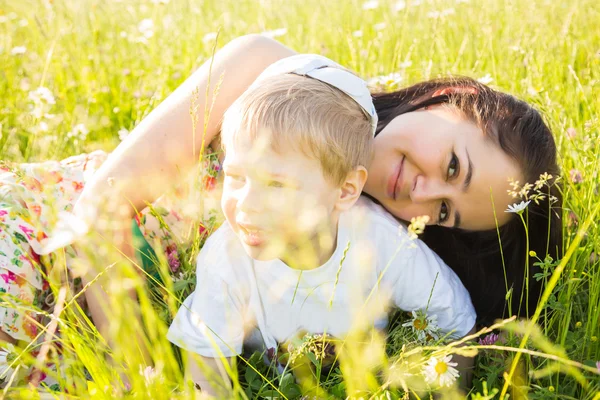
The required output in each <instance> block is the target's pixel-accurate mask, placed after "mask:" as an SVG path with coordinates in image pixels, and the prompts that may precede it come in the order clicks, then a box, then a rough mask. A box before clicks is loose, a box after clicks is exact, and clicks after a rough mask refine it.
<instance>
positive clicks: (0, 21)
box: [0, 15, 8, 24]
mask: <svg viewBox="0 0 600 400" xmlns="http://www.w3.org/2000/svg"><path fill="white" fill-rule="evenodd" d="M5 22H8V17H7V16H6V15H0V24H3V23H5Z"/></svg>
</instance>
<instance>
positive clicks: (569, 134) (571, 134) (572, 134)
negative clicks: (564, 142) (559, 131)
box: [567, 128, 577, 139]
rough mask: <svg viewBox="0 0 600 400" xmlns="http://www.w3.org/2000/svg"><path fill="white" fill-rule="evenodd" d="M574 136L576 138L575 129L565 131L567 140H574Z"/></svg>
mask: <svg viewBox="0 0 600 400" xmlns="http://www.w3.org/2000/svg"><path fill="white" fill-rule="evenodd" d="M576 136H577V131H576V130H575V128H569V129H567V137H568V138H569V139H575V137H576Z"/></svg>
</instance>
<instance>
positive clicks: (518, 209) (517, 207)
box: [504, 200, 531, 214]
mask: <svg viewBox="0 0 600 400" xmlns="http://www.w3.org/2000/svg"><path fill="white" fill-rule="evenodd" d="M529 203H531V200H529V201H522V202H520V203H518V204H517V203H515V204H513V205H509V206H508V209H506V210H504V212H509V213H515V214H521V213H522V212H523V211H524V210H525V209H526V208H527V206H528V205H529Z"/></svg>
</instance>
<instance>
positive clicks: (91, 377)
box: [0, 0, 600, 400]
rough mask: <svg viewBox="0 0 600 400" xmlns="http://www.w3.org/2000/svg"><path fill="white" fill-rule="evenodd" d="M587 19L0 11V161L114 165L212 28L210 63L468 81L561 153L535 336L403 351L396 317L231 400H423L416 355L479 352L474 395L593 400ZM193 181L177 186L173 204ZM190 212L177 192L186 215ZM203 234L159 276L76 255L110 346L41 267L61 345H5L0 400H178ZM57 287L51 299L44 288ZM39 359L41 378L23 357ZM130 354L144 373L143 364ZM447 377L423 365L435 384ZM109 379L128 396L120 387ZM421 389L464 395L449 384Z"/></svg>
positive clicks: (300, 352)
mask: <svg viewBox="0 0 600 400" xmlns="http://www.w3.org/2000/svg"><path fill="white" fill-rule="evenodd" d="M599 20H600V7H599V6H598V4H597V2H596V1H593V0H570V1H551V0H533V1H512V0H503V1H494V0H479V1H477V0H430V1H428V0H412V1H411V0H406V1H402V0H401V1H396V0H391V1H383V0H381V1H377V0H374V1H356V0H350V1H345V0H330V1H321V0H304V1H299V0H298V1H296V0H294V1H284V0H264V1H260V2H258V1H251V0H235V1H233V0H222V1H204V2H202V1H184V0H170V1H169V0H162V1H142V0H120V1H119V0H111V1H101V0H85V1H75V0H72V1H69V0H66V1H61V0H54V1H48V0H40V1H30V0H26V1H23V2H15V1H10V2H9V1H3V2H0V64H1V65H2V72H1V78H0V95H1V97H2V99H3V100H2V106H1V107H0V151H1V154H2V155H1V158H2V160H6V161H41V160H46V159H62V158H66V157H68V156H71V155H74V154H78V153H81V152H91V151H94V150H97V149H102V150H105V151H110V150H112V149H113V148H114V147H115V146H116V145H117V144H118V143H119V142H120V141H121V140H123V139H124V138H125V137H126V136H127V134H128V132H129V131H131V130H132V129H133V127H134V126H136V124H138V123H139V122H140V121H141V120H142V119H143V118H144V116H146V115H147V114H148V113H149V112H150V111H151V110H152V109H153V108H154V107H156V106H157V105H158V104H159V103H160V102H161V101H162V100H163V99H164V98H165V97H166V96H167V95H168V94H169V93H171V92H172V91H173V90H174V89H175V88H176V87H177V86H178V85H179V84H180V83H181V82H183V80H185V78H186V77H187V76H188V75H189V74H190V73H191V72H192V71H193V70H194V69H195V68H197V67H198V66H200V65H201V64H202V63H203V62H204V61H206V60H207V59H208V58H209V57H210V54H211V53H212V51H213V47H214V45H215V39H216V37H217V35H216V32H218V31H219V32H220V33H219V36H218V41H219V42H218V44H217V48H219V47H221V46H222V45H223V44H224V43H226V42H227V41H229V40H231V39H233V38H235V37H237V36H240V35H243V34H248V33H261V32H264V33H265V34H266V35H268V36H271V37H276V38H277V40H280V41H282V42H283V43H284V44H286V45H288V46H290V47H291V48H293V49H295V50H297V51H299V52H312V53H319V54H323V55H326V56H328V57H330V58H332V59H333V60H335V61H337V62H339V63H341V64H343V65H345V66H347V67H349V68H351V69H353V70H354V71H356V72H357V73H359V74H360V75H361V76H362V77H364V78H366V79H369V78H371V80H370V84H371V85H372V86H373V87H377V88H380V89H384V90H391V89H394V88H397V87H403V86H405V85H409V84H411V83H415V82H418V81H421V80H424V79H429V78H433V77H437V76H445V75H449V74H455V75H466V76H471V77H474V78H476V79H480V81H481V82H483V83H486V84H489V85H490V86H492V87H494V88H498V89H500V90H503V91H506V92H509V93H511V94H514V95H516V96H518V97H519V98H521V99H523V100H525V101H528V102H529V103H531V104H533V105H534V106H535V107H536V108H538V109H539V110H541V111H542V113H543V114H544V117H545V119H546V121H547V122H548V123H549V125H550V127H551V129H552V131H553V133H554V135H555V138H556V141H557V145H558V146H559V152H560V157H559V163H560V165H561V167H562V169H563V178H562V184H563V191H564V199H565V210H564V216H565V217H564V218H565V221H566V222H565V241H566V243H565V249H569V250H568V251H567V252H566V257H565V258H563V259H562V260H555V259H554V258H548V257H547V255H546V254H534V255H533V254H532V255H530V256H531V257H535V258H536V259H537V260H538V261H539V263H540V264H539V265H540V266H541V267H542V270H543V273H542V274H541V276H539V277H538V278H539V279H543V280H545V281H546V282H551V285H550V286H549V288H548V290H547V292H546V293H544V296H543V297H542V298H543V303H542V304H541V305H540V306H539V308H538V310H537V311H536V312H535V318H534V320H535V322H537V325H528V324H527V323H521V324H519V323H518V322H513V321H505V322H503V323H499V324H498V326H497V328H499V329H500V330H502V332H503V333H502V334H501V337H500V338H498V337H497V336H496V337H491V336H486V335H488V334H490V332H491V330H483V331H481V332H480V333H479V334H478V335H477V336H474V337H473V338H471V339H472V341H471V342H469V343H467V344H466V345H465V346H463V347H457V344H456V343H454V344H452V343H451V344H447V343H446V344H440V345H439V346H438V345H437V342H436V341H432V342H423V341H422V340H420V339H423V337H424V335H421V336H423V337H421V338H419V335H418V334H417V333H416V332H415V331H414V329H412V328H411V325H410V324H407V321H411V316H410V315H408V314H407V313H396V314H393V315H392V316H391V317H390V322H391V329H390V331H389V332H387V333H386V334H385V335H384V334H383V333H381V332H378V331H375V330H372V331H368V332H356V333H355V334H353V335H351V336H350V337H349V338H348V339H347V340H346V342H345V343H344V344H343V346H342V347H343V349H342V350H341V351H339V352H336V353H335V356H333V355H332V354H330V353H327V351H326V349H327V348H328V347H327V338H320V337H313V336H310V337H299V338H297V339H296V341H295V344H294V346H292V347H293V348H294V349H296V350H297V351H296V353H297V354H295V357H296V360H297V362H296V363H294V364H289V367H290V368H289V369H290V370H296V371H295V372H296V373H297V376H301V377H302V379H298V382H296V381H294V379H293V378H292V376H291V375H290V373H291V372H290V370H286V371H285V372H284V373H283V374H278V373H277V371H276V369H275V368H268V367H267V366H266V365H265V364H264V362H263V357H262V355H259V354H254V355H252V356H250V357H247V358H243V359H242V358H240V359H238V360H237V369H235V370H234V371H232V375H233V377H234V378H235V385H234V391H235V395H236V396H237V397H247V398H260V397H263V398H264V397H276V396H279V397H285V398H290V399H292V398H299V397H300V396H301V393H306V394H312V395H316V396H319V397H324V396H331V397H336V398H346V396H354V397H360V396H362V397H363V398H377V399H388V398H389V399H396V398H408V396H409V394H410V395H411V396H415V397H414V398H417V397H416V396H424V397H420V398H428V397H427V394H426V392H427V390H428V389H429V387H428V386H427V384H426V382H425V377H426V375H427V374H425V376H424V375H423V369H424V368H426V365H427V362H428V360H430V357H436V360H444V357H445V356H446V355H448V354H457V353H459V354H460V353H462V354H474V353H475V352H477V353H478V357H477V361H476V369H475V371H474V386H475V387H474V389H473V398H474V399H492V398H499V396H500V393H501V391H502V390H503V386H504V385H505V378H507V377H509V376H511V377H512V380H511V383H512V386H508V384H507V385H506V388H505V389H507V390H508V393H510V394H511V398H515V399H516V398H525V397H524V396H528V397H529V398H532V399H547V398H554V397H556V398H559V397H560V398H571V399H586V400H588V399H589V400H591V399H599V398H600V395H598V393H599V390H600V370H599V365H598V364H597V361H598V360H600V344H599V341H598V338H599V337H600V319H599V318H598V315H600V310H599V307H600V229H599V226H598V224H597V222H596V221H597V219H598V218H597V210H598V205H597V204H598V200H597V199H598V191H599V190H600V180H599V172H600V163H599V162H598V155H599V154H600V137H599V127H600V121H599V120H598V118H599V115H598V109H599V107H600V90H599V85H600V30H598V28H597V21H599ZM240 68H243V66H240ZM213 79H215V80H216V81H218V80H219V77H213ZM198 95H199V96H203V95H204V94H203V93H199V94H198ZM190 107H193V105H190ZM199 112H202V111H199ZM201 131H202V126H198V127H197V132H198V133H197V134H201ZM166 133H167V134H168V132H166ZM196 151H199V149H196ZM210 183H211V182H207V181H206V180H205V181H202V182H198V181H197V180H194V181H193V183H187V185H188V186H187V189H190V188H191V189H194V188H199V187H205V186H206V185H207V184H210ZM194 196H196V197H194ZM197 196H198V194H197V192H196V194H195V195H193V194H190V195H189V202H190V203H193V202H194V200H193V199H197ZM161 212H162V211H161V209H160V208H159V207H156V208H155V209H153V210H152V211H151V214H153V215H154V216H155V217H156V218H157V220H158V221H159V222H160V218H161V215H163V214H162V213H161ZM193 212H197V210H195V211H193ZM552 212H554V211H552ZM212 222H213V224H214V225H213V226H199V225H198V224H196V225H194V226H192V227H191V228H190V229H189V230H188V231H186V234H185V238H184V239H181V242H185V243H186V245H187V247H183V246H181V247H180V246H177V247H176V248H175V249H174V250H173V252H174V253H170V254H156V255H155V256H156V258H157V259H156V260H154V261H156V265H158V267H157V268H156V270H154V271H150V272H149V271H148V270H147V269H146V270H145V272H144V268H143V266H142V265H141V264H142V263H141V261H140V260H136V262H135V264H136V266H135V267H134V268H132V267H131V265H130V264H127V263H124V262H122V260H121V257H120V255H119V254H116V252H115V250H114V249H113V248H110V247H109V246H108V245H106V244H105V243H103V242H102V238H100V237H90V247H89V249H88V252H87V253H86V255H87V257H88V258H89V259H90V260H91V261H92V264H93V265H94V267H95V268H96V270H95V273H96V274H98V278H97V279H98V280H101V281H102V282H103V285H104V287H105V290H106V291H107V292H108V293H109V295H108V296H106V298H105V303H106V304H105V305H106V309H107V310H110V315H111V319H112V321H113V322H114V323H113V324H112V329H113V330H112V331H111V332H109V333H108V337H109V338H110V340H109V343H107V342H105V341H104V340H103V339H101V338H100V336H99V333H98V331H97V330H96V328H95V327H94V325H93V324H92V323H91V321H90V320H89V318H88V317H87V316H86V315H85V313H84V311H83V309H82V305H81V304H80V300H81V299H79V298H78V296H77V295H78V293H80V292H77V291H76V290H74V289H75V288H74V287H72V286H69V285H66V283H65V282H68V278H67V272H66V271H65V268H64V262H63V264H62V265H60V263H58V262H57V263H56V264H55V265H58V266H59V267H57V268H56V271H54V274H53V276H51V277H49V279H50V282H51V284H52V285H53V288H55V289H56V290H55V298H56V299H57V300H53V301H57V304H59V303H58V302H59V301H60V306H61V307H62V308H63V311H62V313H61V314H60V316H57V317H55V318H54V321H55V325H57V327H56V328H58V330H59V331H60V335H59V336H57V335H55V333H56V328H54V330H50V329H48V328H49V327H50V325H48V326H46V327H44V326H38V327H36V332H37V333H38V335H39V337H41V338H44V337H47V338H48V339H50V343H51V344H50V345H49V346H48V345H47V346H46V348H44V346H40V345H39V344H38V343H35V344H33V345H32V346H30V348H28V351H27V352H23V351H22V350H23V349H24V347H25V346H20V347H17V348H16V349H15V350H14V351H13V352H11V353H10V357H12V358H10V357H9V355H6V357H7V359H11V360H15V362H14V363H13V364H12V368H11V371H0V376H3V377H4V379H5V382H9V381H10V382H11V383H10V384H6V383H5V386H6V389H4V392H3V394H4V395H6V396H7V398H15V399H17V398H18V399H25V398H38V397H37V394H35V391H34V390H33V389H31V388H28V387H27V386H26V385H19V384H17V382H18V381H19V376H21V375H23V374H26V373H29V369H28V367H29V366H32V365H35V366H36V367H37V368H38V369H39V370H40V371H42V373H44V374H48V375H51V376H52V377H53V378H54V379H55V380H56V386H55V387H52V388H43V389H40V390H43V391H50V389H52V390H59V391H60V390H62V391H64V392H67V393H68V394H67V395H66V396H69V397H66V398H107V399H108V398H110V399H112V398H115V397H124V398H127V397H131V398H134V397H136V398H156V399H167V398H172V399H176V398H181V399H184V398H190V397H191V396H193V393H194V390H193V388H192V387H191V386H189V385H185V384H184V379H183V378H184V377H183V372H182V365H183V360H182V359H181V355H180V354H179V352H178V350H177V349H176V348H175V347H174V346H173V345H171V344H170V343H169V342H168V341H167V339H166V332H167V328H168V324H169V323H170V321H171V319H172V317H173V315H174V314H175V312H176V310H177V309H178V308H179V306H180V305H181V302H182V301H183V299H184V298H185V297H186V296H187V295H188V294H189V293H190V292H191V291H192V290H193V288H194V285H195V281H194V272H195V258H196V255H197V254H198V251H199V249H200V248H201V246H202V244H203V243H204V240H205V239H206V236H207V234H208V233H210V232H211V231H212V230H213V229H214V227H215V226H216V225H218V222H219V221H217V220H216V219H214V220H213V221H212ZM127 223H129V221H127ZM165 226H166V224H165ZM165 229H167V228H165ZM151 244H154V243H151ZM177 244H178V245H179V244H180V243H179V242H178V243H177ZM157 247H158V246H157ZM173 259H176V260H177V268H175V267H174V266H173V265H174V264H173V261H172V260H173ZM82 264H83V263H82ZM151 264H152V263H151ZM81 268H83V267H81ZM175 270H176V271H175ZM108 274H110V276H111V278H110V279H107V278H106V275H108ZM143 278H145V279H143ZM67 286H68V288H67V289H68V290H66V291H64V294H63V295H62V296H64V297H61V295H59V293H61V292H60V288H61V287H67ZM130 290H135V292H136V293H137V297H138V299H137V300H133V299H132V298H131V296H129V295H128V293H129V291H130ZM79 297H82V296H81V294H80V296H79ZM2 301H10V299H6V300H5V299H4V298H3V300H2ZM512 301H518V299H512ZM529 311H530V315H534V313H533V311H532V310H529ZM136 315H139V316H141V317H142V318H141V320H140V321H139V322H138V321H136V318H135V316H136ZM52 319H53V318H49V320H52ZM413 326H414V324H413ZM142 332H143V333H144V334H143V335H142ZM141 337H143V340H142V341H141V342H140V345H138V344H137V343H138V342H137V340H138V338H141ZM484 337H485V338H486V339H483V338H484ZM478 340H479V342H478ZM40 343H41V341H40ZM440 343H441V341H440ZM338 347H339V346H338ZM42 351H44V352H48V357H49V360H51V361H52V363H51V364H53V365H55V367H49V364H47V363H44V362H43V361H38V360H37V358H36V357H37V356H38V355H39V352H42ZM146 351H148V352H149V354H150V358H151V359H152V363H153V367H148V368H147V367H145V366H142V365H146V364H144V362H143V361H144V357H145V355H144V354H145V352H146ZM2 354H3V353H1V352H0V357H2ZM7 354H8V353H7ZM292 354H293V352H292ZM333 361H335V363H334V362H333ZM451 366H452V365H451V364H448V365H447V366H439V368H438V367H437V366H435V365H434V366H433V367H432V368H434V369H433V370H436V369H435V368H438V369H437V370H436V371H438V372H445V371H446V370H445V369H444V368H450V367H451ZM292 372H293V371H292ZM13 373H14V376H13ZM125 374H126V375H127V376H128V379H129V382H128V383H126V382H123V381H121V379H122V377H123V376H124V375H125ZM504 374H507V375H504ZM509 374H510V375H509ZM21 378H22V376H21ZM11 379H12V381H11ZM439 393H440V394H441V395H442V396H443V397H445V398H461V397H462V395H460V394H459V393H458V392H457V390H456V389H454V388H452V389H443V390H440V391H439ZM404 396H406V397H404ZM48 398H51V397H48Z"/></svg>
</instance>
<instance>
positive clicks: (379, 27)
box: [373, 22, 387, 31]
mask: <svg viewBox="0 0 600 400" xmlns="http://www.w3.org/2000/svg"><path fill="white" fill-rule="evenodd" d="M386 26H387V24H386V23H385V22H379V23H377V24H375V25H373V29H375V30H376V31H382V30H384V29H385V27H386Z"/></svg>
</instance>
